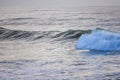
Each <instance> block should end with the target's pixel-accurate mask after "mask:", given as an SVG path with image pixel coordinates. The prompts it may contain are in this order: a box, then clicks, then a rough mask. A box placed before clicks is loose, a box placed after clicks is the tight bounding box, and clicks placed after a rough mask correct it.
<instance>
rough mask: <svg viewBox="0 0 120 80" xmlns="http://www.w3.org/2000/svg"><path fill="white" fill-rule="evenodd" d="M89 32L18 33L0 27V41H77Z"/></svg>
mask: <svg viewBox="0 0 120 80" xmlns="http://www.w3.org/2000/svg"><path fill="white" fill-rule="evenodd" d="M90 32H91V30H68V31H64V32H61V31H20V30H10V29H5V28H2V27H0V40H29V41H32V40H39V39H42V38H46V39H48V38H53V39H55V38H56V39H60V40H61V39H77V38H79V36H81V35H82V34H85V33H90Z"/></svg>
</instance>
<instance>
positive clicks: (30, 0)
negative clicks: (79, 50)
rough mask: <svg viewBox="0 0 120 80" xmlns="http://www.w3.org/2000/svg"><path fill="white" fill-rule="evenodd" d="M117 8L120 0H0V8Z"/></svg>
mask: <svg viewBox="0 0 120 80" xmlns="http://www.w3.org/2000/svg"><path fill="white" fill-rule="evenodd" d="M110 5H112V6H116V5H117V6H119V5H120V0H0V7H76V6H110Z"/></svg>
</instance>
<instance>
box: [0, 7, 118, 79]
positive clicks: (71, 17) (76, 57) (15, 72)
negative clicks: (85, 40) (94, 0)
mask: <svg viewBox="0 0 120 80" xmlns="http://www.w3.org/2000/svg"><path fill="white" fill-rule="evenodd" d="M95 28H101V29H105V30H110V31H114V32H120V8H119V7H82V8H75V9H49V10H46V9H45V10H43V9H32V10H31V9H30V10H23V9H21V10H20V9H0V80H119V79H120V59H119V57H120V52H101V51H88V50H76V49H75V45H76V41H77V39H78V38H79V36H81V35H82V34H84V33H90V32H91V30H93V29H95Z"/></svg>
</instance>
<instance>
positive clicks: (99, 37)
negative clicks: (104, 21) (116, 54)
mask: <svg viewBox="0 0 120 80" xmlns="http://www.w3.org/2000/svg"><path fill="white" fill-rule="evenodd" d="M76 48H77V49H82V50H98V51H120V33H115V32H111V31H106V30H101V29H95V30H93V31H92V32H91V33H90V34H83V35H82V36H81V37H80V38H79V39H78V41H77V44H76Z"/></svg>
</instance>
